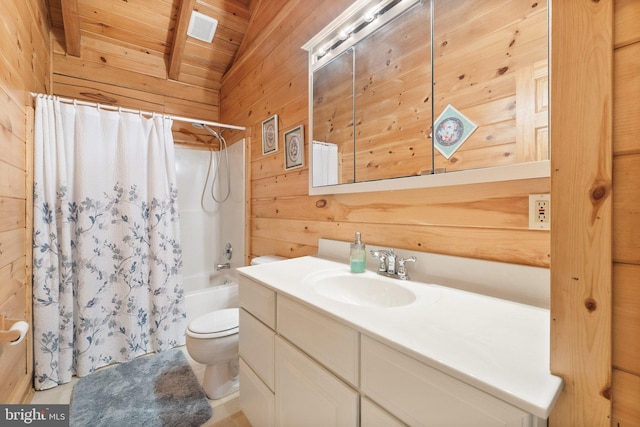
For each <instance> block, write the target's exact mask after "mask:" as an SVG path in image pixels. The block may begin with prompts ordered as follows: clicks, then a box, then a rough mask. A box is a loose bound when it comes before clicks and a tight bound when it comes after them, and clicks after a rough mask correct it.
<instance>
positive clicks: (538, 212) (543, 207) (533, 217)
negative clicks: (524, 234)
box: [529, 194, 551, 230]
mask: <svg viewBox="0 0 640 427" xmlns="http://www.w3.org/2000/svg"><path fill="white" fill-rule="evenodd" d="M529 228H530V229H531V230H551V195H550V194H529Z"/></svg>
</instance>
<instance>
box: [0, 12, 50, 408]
mask: <svg viewBox="0 0 640 427" xmlns="http://www.w3.org/2000/svg"><path fill="white" fill-rule="evenodd" d="M48 22H49V18H48V11H47V7H46V5H45V2H44V1H43V0H3V1H2V13H1V14H0V100H1V101H0V102H1V103H2V107H1V108H0V314H3V315H5V316H7V317H8V318H10V319H18V320H19V319H26V320H27V321H28V322H29V323H30V324H31V285H30V284H31V276H30V264H31V238H30V229H31V228H30V226H29V225H30V216H29V215H28V212H29V208H28V206H29V204H30V200H31V187H30V185H28V182H29V181H30V176H31V170H30V167H29V165H30V164H31V145H32V144H31V130H32V126H31V125H30V123H31V122H32V121H33V114H32V111H33V110H32V108H31V96H30V95H29V92H30V91H35V92H47V91H48V90H49V89H50V87H51V85H50V48H49V24H48ZM32 359H33V347H32V341H31V333H29V336H28V337H27V338H25V340H24V341H22V343H20V344H18V345H16V346H8V345H0V403H24V402H28V401H29V400H30V396H31V394H32V374H33V367H32Z"/></svg>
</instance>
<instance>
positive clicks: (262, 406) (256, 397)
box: [240, 358, 276, 427]
mask: <svg viewBox="0 0 640 427" xmlns="http://www.w3.org/2000/svg"><path fill="white" fill-rule="evenodd" d="M240 409H242V412H243V413H244V415H245V416H246V417H247V419H248V420H249V422H250V423H251V425H252V426H253V427H273V426H274V425H275V419H276V418H275V396H274V395H273V392H272V391H271V390H269V389H268V388H267V387H266V386H265V385H264V384H263V383H262V381H260V378H258V377H257V376H256V374H255V373H254V372H253V371H252V370H251V368H250V367H249V366H248V365H247V364H246V363H245V362H244V360H242V358H240Z"/></svg>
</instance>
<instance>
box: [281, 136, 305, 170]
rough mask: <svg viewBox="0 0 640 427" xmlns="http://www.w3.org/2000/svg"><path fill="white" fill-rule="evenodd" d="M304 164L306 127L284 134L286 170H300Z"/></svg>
mask: <svg viewBox="0 0 640 427" xmlns="http://www.w3.org/2000/svg"><path fill="white" fill-rule="evenodd" d="M303 164H304V126H303V125H300V126H298V127H296V128H293V129H291V130H289V131H286V132H285V133H284V168H285V169H286V170H289V169H295V168H299V167H301V166H302V165H303Z"/></svg>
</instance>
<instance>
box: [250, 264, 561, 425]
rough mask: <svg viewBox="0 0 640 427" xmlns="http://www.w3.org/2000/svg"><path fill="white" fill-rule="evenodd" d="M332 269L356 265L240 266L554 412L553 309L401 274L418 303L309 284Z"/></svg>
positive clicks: (368, 331) (484, 384) (443, 367)
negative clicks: (369, 298)
mask: <svg viewBox="0 0 640 427" xmlns="http://www.w3.org/2000/svg"><path fill="white" fill-rule="evenodd" d="M325 270H334V271H343V272H348V271H349V266H348V265H347V264H345V263H340V262H336V261H331V260H327V259H323V258H319V257H311V256H306V257H300V258H293V259H290V260H286V261H280V262H276V263H270V264H263V265H256V266H251V267H242V268H239V269H238V271H239V272H240V274H242V275H245V276H247V277H249V278H251V279H253V280H256V281H258V282H260V283H262V284H264V285H265V286H267V287H269V288H271V289H273V290H275V291H276V292H278V293H281V294H284V295H287V296H289V297H292V298H294V299H296V300H298V301H300V302H302V303H304V304H307V305H309V306H312V307H315V308H316V309H319V310H321V311H323V312H325V313H326V314H328V315H329V316H331V317H333V318H334V319H336V320H338V321H341V322H343V323H345V324H347V325H349V326H351V327H353V328H354V329H356V330H358V331H359V332H361V333H364V334H365V335H368V336H370V337H372V338H376V339H377V340H379V341H381V342H383V343H385V344H387V345H390V346H391V347H394V348H395V349H397V350H400V351H402V352H404V353H405V354H408V355H410V356H412V357H414V358H416V359H417V360H420V361H421V362H423V363H426V364H428V365H430V366H431V367H433V368H436V369H439V370H440V371H442V372H445V373H447V374H449V375H451V376H452V377H454V378H457V379H459V380H461V381H464V382H465V383H467V384H470V385H472V386H474V387H476V388H478V389H480V390H483V391H485V392H487V393H489V394H491V395H493V396H495V397H497V398H500V399H503V400H504V401H506V402H508V403H510V404H512V405H514V406H516V407H518V408H520V409H522V410H524V411H527V412H529V413H531V414H533V415H535V416H537V417H540V418H547V417H548V416H549V413H550V412H551V409H552V408H553V404H554V403H555V400H556V399H557V397H558V395H559V394H560V391H561V390H562V379H561V378H559V377H557V376H554V375H551V374H550V372H549V328H550V325H549V322H550V319H549V310H546V309H543V308H538V307H534V306H530V305H525V304H519V303H514V302H510V301H506V300H502V299H498V298H492V297H487V296H484V295H480V294H475V293H471V292H466V291H461V290H457V289H453V288H448V287H444V286H438V285H431V284H425V283H420V282H413V281H400V280H397V284H398V285H399V286H402V287H406V288H408V289H411V290H412V291H413V292H414V293H415V294H416V297H417V298H416V301H414V302H413V303H411V304H409V305H406V306H402V307H392V308H379V307H363V306H356V305H352V304H347V303H343V302H338V301H336V300H333V299H331V298H327V297H323V296H321V295H318V294H317V293H316V292H315V291H314V290H313V289H312V288H311V287H310V286H305V285H304V282H305V280H304V277H305V276H306V275H308V274H310V273H313V272H319V271H325ZM349 274H351V273H349ZM362 275H364V276H367V275H372V276H375V275H376V273H374V272H371V271H366V272H365V273H362ZM434 295H437V296H436V297H435V298H434Z"/></svg>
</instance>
